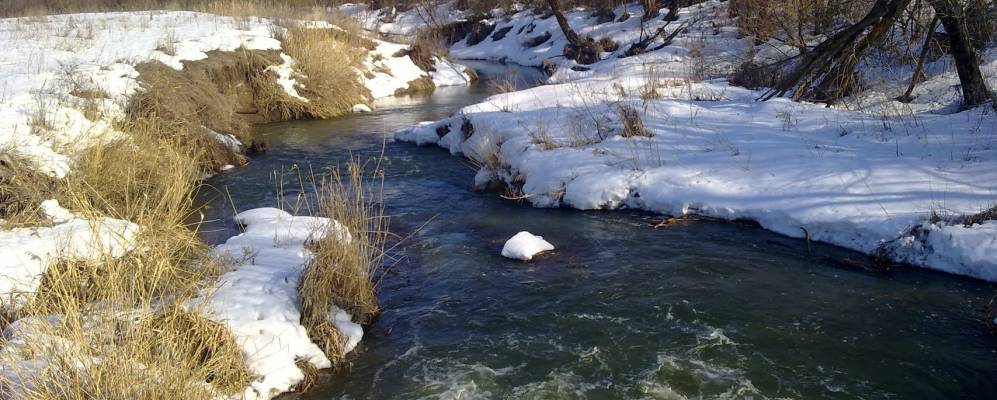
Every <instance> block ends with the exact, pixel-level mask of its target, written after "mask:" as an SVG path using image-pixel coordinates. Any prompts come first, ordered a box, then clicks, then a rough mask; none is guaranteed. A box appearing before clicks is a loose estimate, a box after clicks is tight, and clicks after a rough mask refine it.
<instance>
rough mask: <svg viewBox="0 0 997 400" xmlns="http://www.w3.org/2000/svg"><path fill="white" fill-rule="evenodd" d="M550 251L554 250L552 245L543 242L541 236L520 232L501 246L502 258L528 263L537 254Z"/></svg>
mask: <svg viewBox="0 0 997 400" xmlns="http://www.w3.org/2000/svg"><path fill="white" fill-rule="evenodd" d="M550 250H554V245H552V244H550V242H548V241H546V240H544V238H543V236H536V235H534V234H532V233H529V232H526V231H522V232H519V233H517V234H516V236H513V237H512V238H510V239H509V240H508V241H506V242H505V246H502V256H503V257H508V258H514V259H517V260H523V261H529V260H531V259H533V256H534V255H536V254H537V253H539V252H542V251H550Z"/></svg>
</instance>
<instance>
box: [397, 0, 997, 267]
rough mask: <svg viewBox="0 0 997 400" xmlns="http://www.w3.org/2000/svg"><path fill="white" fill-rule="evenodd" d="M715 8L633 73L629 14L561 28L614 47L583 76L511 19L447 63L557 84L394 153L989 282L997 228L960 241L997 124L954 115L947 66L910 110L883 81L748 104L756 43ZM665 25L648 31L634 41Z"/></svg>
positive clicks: (986, 173)
mask: <svg viewBox="0 0 997 400" xmlns="http://www.w3.org/2000/svg"><path fill="white" fill-rule="evenodd" d="M726 4H727V3H725V2H719V1H712V2H706V3H703V4H701V5H697V6H693V7H689V8H686V9H683V10H682V11H681V12H680V14H679V20H678V21H675V22H672V23H671V24H670V25H669V27H668V28H666V31H667V32H669V33H670V32H672V31H673V30H674V29H675V28H678V27H679V26H683V25H684V24H686V23H689V26H691V27H692V28H690V29H687V30H685V31H683V32H682V33H680V34H678V35H677V36H676V37H675V40H674V41H673V42H672V43H671V44H670V45H667V46H664V47H661V48H660V49H657V50H655V51H652V52H649V53H645V54H640V55H637V56H633V57H627V58H621V57H619V56H620V55H621V53H622V52H623V51H624V50H625V49H627V48H628V47H629V45H630V44H631V43H633V42H634V41H636V40H638V39H639V37H640V35H641V30H640V19H641V18H640V12H639V10H640V8H639V7H630V8H629V9H628V10H624V9H623V8H617V9H616V16H618V17H617V18H616V19H615V20H613V21H610V22H602V23H600V22H597V21H596V17H595V16H593V15H592V13H591V12H588V11H575V12H571V13H567V15H566V16H567V18H568V20H569V21H570V23H571V25H572V26H573V27H575V29H577V30H578V31H579V33H580V34H583V35H587V36H590V37H593V38H603V37H605V38H610V39H612V40H613V41H615V42H616V43H617V44H618V49H617V50H615V51H614V52H610V53H606V54H605V55H604V56H603V59H602V61H600V62H597V63H595V64H593V65H586V66H580V65H578V64H576V63H574V62H573V61H570V60H565V59H564V58H563V57H559V55H560V53H561V50H562V48H563V47H564V44H565V39H564V37H563V34H562V33H561V32H560V30H559V29H558V27H557V25H556V22H555V20H554V18H552V17H544V16H541V15H536V14H534V13H533V12H532V11H522V12H519V13H516V14H513V15H507V16H501V17H496V18H494V19H493V20H491V21H485V23H490V24H493V26H494V28H493V30H492V32H493V33H492V34H491V35H490V36H488V37H485V38H484V39H481V38H476V39H479V40H480V41H477V40H476V43H469V40H470V39H468V38H465V39H463V40H461V41H459V42H457V43H456V44H454V45H453V47H452V54H453V55H454V56H456V57H462V58H471V59H488V60H504V61H509V62H515V63H519V64H523V65H532V66H539V65H541V64H543V63H544V62H547V63H550V64H554V65H557V66H559V68H558V69H557V71H556V72H555V73H554V74H553V76H552V77H551V78H550V84H548V85H546V86H542V87H537V88H533V89H529V90H524V91H519V92H512V93H504V94H498V95H495V96H493V97H490V98H488V99H487V100H485V101H483V102H482V103H480V104H477V105H474V106H470V107H466V108H464V109H463V110H461V111H460V112H459V113H458V114H457V115H455V116H454V117H452V118H450V119H447V120H443V121H438V122H432V123H426V124H423V125H420V126H417V127H413V128H411V129H406V130H403V131H400V132H398V133H397V134H396V138H397V139H399V140H403V141H410V142H413V143H417V144H437V145H439V146H441V147H444V148H446V149H448V150H450V152H451V153H453V154H461V155H463V156H465V157H468V158H470V159H472V160H474V161H475V162H476V163H477V164H478V165H480V166H481V167H480V170H479V172H478V176H477V177H476V179H475V184H476V185H477V186H479V187H484V186H485V185H486V184H487V182H489V181H500V182H502V183H503V184H505V185H507V186H510V187H512V188H513V190H514V191H516V192H517V193H516V194H517V195H521V196H522V198H524V199H526V200H527V201H529V202H530V203H531V204H533V205H535V206H537V207H561V206H564V207H573V208H578V209H612V208H623V207H628V208H640V209H645V210H649V211H653V212H659V213H664V214H670V215H682V214H696V215H705V216H711V217H718V218H723V219H730V220H735V219H746V220H753V221H757V222H758V223H760V224H761V225H762V226H764V227H765V228H767V229H770V230H773V231H776V232H779V233H781V234H785V235H789V236H793V237H804V236H805V235H808V234H809V236H810V238H811V239H812V240H818V241H823V242H827V243H832V244H836V245H839V246H843V247H846V248H850V249H854V250H858V251H862V252H865V253H867V254H873V255H877V256H885V257H887V258H889V259H892V260H895V261H902V262H906V263H911V264H915V265H920V266H924V267H928V268H933V269H938V270H941V271H946V272H951V273H955V274H960V275H966V276H971V277H974V278H979V279H985V280H990V281H997V231H995V230H994V226H995V222H993V221H984V222H981V223H975V224H969V225H963V223H962V217H963V216H966V215H970V214H975V213H979V212H981V211H984V210H986V209H989V208H990V207H993V206H994V204H995V203H997V146H995V144H997V116H995V113H994V112H993V110H990V109H989V108H988V107H980V108H977V109H975V110H970V111H966V112H961V113H954V112H953V111H954V110H957V109H958V102H959V99H960V97H959V91H958V86H957V85H958V79H957V77H956V75H955V72H954V68H953V67H952V66H951V65H949V64H948V61H946V59H945V58H942V59H940V60H939V61H936V62H934V63H931V64H930V65H929V66H928V69H927V70H928V71H931V74H930V75H929V79H928V81H927V82H925V83H923V84H921V85H920V86H918V88H917V90H915V96H916V99H915V101H914V102H912V103H910V104H904V103H899V102H896V101H894V100H892V97H895V96H896V95H898V94H900V93H902V89H903V88H904V86H905V85H906V81H900V82H896V81H893V80H892V79H898V78H897V77H896V76H892V75H889V71H876V70H871V71H869V73H868V74H869V75H870V76H873V77H875V76H877V74H878V76H880V78H878V80H875V79H874V80H873V81H872V84H871V85H870V87H869V89H868V90H867V91H865V93H863V94H861V95H859V96H856V97H853V98H849V99H847V100H846V101H845V102H844V105H843V106H837V107H833V108H827V107H825V106H823V105H817V104H809V103H802V102H794V101H790V100H788V99H773V100H770V101H767V102H758V101H756V98H758V97H759V95H760V93H761V92H759V91H753V90H748V89H744V88H741V87H736V86H732V85H730V84H729V83H728V82H727V81H726V80H725V79H723V78H722V77H723V76H726V74H727V73H729V72H731V71H733V68H734V67H736V66H737V65H738V63H739V62H740V61H739V60H744V59H745V58H744V57H745V52H746V50H745V49H747V48H748V47H749V45H750V41H751V40H752V39H751V38H744V37H740V36H739V35H738V34H737V32H736V27H735V26H734V24H733V23H732V21H731V20H730V18H729V17H728V16H727V13H726V10H725V7H726ZM625 12H627V13H628V14H630V17H629V18H628V19H625V20H623V18H620V17H619V16H621V15H623V14H624V13H625ZM397 20H404V19H402V18H397ZM692 21H696V23H695V24H693V23H692ZM664 24H665V22H664V21H662V17H657V18H655V19H652V20H651V21H649V22H647V24H646V25H645V31H653V30H655V29H657V28H658V27H661V26H663V25H664ZM499 32H502V33H501V35H499ZM662 36H664V35H662ZM535 37H541V39H537V40H534V39H533V38H535ZM543 37H548V38H547V39H546V40H542V38H543ZM659 40H660V39H659ZM536 42H541V44H539V45H536ZM530 46H532V47H530ZM655 47H656V44H655V43H652V44H651V45H650V46H649V48H652V49H653V48H655ZM983 69H984V74H985V76H986V77H987V79H988V80H989V84H990V86H991V87H997V50H995V49H990V50H988V51H987V52H985V54H984V65H983ZM908 73H909V72H908ZM714 77H721V78H714ZM704 78H705V79H704Z"/></svg>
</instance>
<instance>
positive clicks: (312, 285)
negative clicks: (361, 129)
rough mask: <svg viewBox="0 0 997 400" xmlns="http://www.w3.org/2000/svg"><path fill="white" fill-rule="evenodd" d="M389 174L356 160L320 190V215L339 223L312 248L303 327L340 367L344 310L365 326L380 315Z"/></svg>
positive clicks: (303, 287) (306, 274)
mask: <svg viewBox="0 0 997 400" xmlns="http://www.w3.org/2000/svg"><path fill="white" fill-rule="evenodd" d="M382 182H383V174H382V171H381V170H380V169H379V166H377V165H367V164H364V163H362V162H360V161H357V160H354V161H353V162H351V163H349V164H348V165H347V166H346V169H345V171H340V170H339V169H333V170H331V171H330V175H329V176H328V178H327V179H326V180H324V181H323V182H321V183H320V184H319V185H318V187H317V191H316V196H315V197H316V204H317V210H318V215H321V216H323V217H327V218H331V219H333V220H335V221H338V224H332V225H331V226H330V227H329V229H328V230H327V231H326V232H324V235H322V239H320V240H318V241H317V242H316V243H314V244H313V245H312V247H311V251H312V253H313V254H314V259H313V261H312V263H311V264H309V265H308V267H307V268H306V269H305V272H304V275H303V276H302V279H301V285H300V286H299V288H298V293H299V294H300V296H301V322H302V324H303V325H304V326H305V328H306V329H307V330H308V334H309V337H311V338H312V340H313V341H314V342H315V343H317V344H319V346H320V347H321V348H322V349H323V351H324V352H325V353H326V355H327V356H328V357H329V359H331V360H332V361H333V364H334V365H337V366H338V365H341V364H342V361H343V357H344V356H345V353H344V349H343V345H344V337H343V335H342V334H341V333H340V332H339V330H338V329H337V328H336V327H335V325H334V322H333V321H330V318H329V315H330V310H332V308H333V307H340V308H342V309H343V310H345V311H346V312H347V313H349V314H350V315H351V316H352V317H353V321H355V322H358V323H361V324H365V323H369V322H370V321H371V319H372V318H373V317H374V316H375V315H376V314H377V313H378V311H379V306H378V303H377V297H376V296H375V288H374V275H375V273H376V272H377V269H378V268H379V267H380V265H381V262H382V258H383V257H384V244H385V241H386V239H387V235H388V234H387V232H388V231H387V228H388V226H387V223H388V221H387V217H385V216H384V209H383V206H382V205H381V204H382V202H381V198H380V196H381V193H382V191H381V189H382V184H383V183H382Z"/></svg>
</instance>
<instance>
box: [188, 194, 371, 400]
mask: <svg viewBox="0 0 997 400" xmlns="http://www.w3.org/2000/svg"><path fill="white" fill-rule="evenodd" d="M236 220H237V222H238V223H240V224H242V225H244V226H245V228H246V230H245V232H244V233H242V234H240V235H238V236H234V237H232V238H230V239H228V241H226V242H225V243H224V244H222V245H220V246H218V247H216V248H215V249H214V253H215V255H216V256H217V257H219V258H223V259H228V260H232V261H234V262H235V263H236V264H237V265H238V266H237V267H235V269H234V270H232V271H231V272H228V273H226V274H224V275H222V277H221V279H219V281H218V284H217V287H216V288H215V289H214V290H213V291H212V292H211V293H210V294H208V295H207V299H206V310H205V312H206V314H207V315H208V317H209V318H211V319H214V320H216V321H220V322H223V323H225V324H226V325H227V326H228V327H229V328H230V329H231V330H232V332H233V334H234V335H235V337H236V341H237V342H238V343H239V345H240V346H241V347H242V349H243V354H244V356H245V357H246V363H247V365H248V366H249V368H250V370H252V371H253V372H254V373H256V374H257V375H258V376H259V377H260V378H259V379H257V380H256V381H254V382H253V383H252V384H251V386H250V387H249V388H247V389H246V392H245V396H244V397H245V398H248V399H256V398H260V399H269V398H272V397H274V396H276V395H277V394H280V393H283V392H288V391H290V390H291V389H292V388H293V387H294V385H295V384H297V383H298V382H300V381H301V380H302V379H304V373H303V372H302V371H301V369H300V368H298V366H297V365H295V360H297V359H303V360H305V361H307V362H309V363H311V364H312V365H314V366H316V367H318V368H328V367H330V366H332V365H331V363H330V361H329V359H328V358H327V357H326V356H325V354H323V352H322V350H321V349H320V348H319V347H318V346H317V345H316V344H315V343H313V342H312V341H311V340H310V339H309V338H308V333H307V332H306V331H305V327H304V326H302V325H301V310H300V300H299V298H298V284H299V283H300V281H301V276H302V273H303V272H304V269H305V267H306V266H307V265H308V263H309V262H310V261H311V258H312V254H311V252H309V251H308V250H307V249H306V248H305V245H306V244H307V243H309V242H311V241H313V240H319V239H321V238H322V235H324V234H326V233H327V232H332V231H335V232H336V235H337V236H338V238H339V239H340V240H350V235H349V233H348V232H347V231H346V230H345V228H343V227H341V226H340V225H339V223H338V222H336V221H333V220H330V219H328V218H319V217H305V216H292V215H291V214H288V213H287V212H284V211H282V210H278V209H274V208H261V209H255V210H249V211H245V212H242V213H240V214H238V215H237V216H236ZM329 317H330V320H332V321H334V323H335V324H336V326H337V328H339V329H340V331H341V332H342V333H343V334H344V335H346V336H347V343H346V346H345V350H346V351H347V352H349V351H351V350H353V348H354V347H355V346H356V345H357V343H359V342H360V339H361V338H362V337H363V329H362V328H361V327H360V325H357V324H355V323H353V322H352V321H351V318H350V315H349V314H347V313H346V312H345V311H342V310H341V309H339V308H336V307H333V308H332V309H330V310H329Z"/></svg>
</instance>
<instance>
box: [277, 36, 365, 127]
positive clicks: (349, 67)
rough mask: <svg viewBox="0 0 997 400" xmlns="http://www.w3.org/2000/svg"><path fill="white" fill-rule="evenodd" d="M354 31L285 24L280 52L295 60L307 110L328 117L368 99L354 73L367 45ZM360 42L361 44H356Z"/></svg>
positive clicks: (344, 111) (311, 114)
mask: <svg viewBox="0 0 997 400" xmlns="http://www.w3.org/2000/svg"><path fill="white" fill-rule="evenodd" d="M358 37H360V36H359V35H357V34H351V33H349V31H344V30H340V29H335V28H333V29H308V28H304V27H300V26H291V27H289V28H287V31H286V33H285V34H284V35H283V36H282V37H280V39H281V43H282V44H283V48H284V52H285V53H287V55H289V56H291V58H293V59H294V60H295V61H296V63H297V64H296V67H297V69H298V70H300V71H301V74H302V75H303V76H301V77H299V80H298V82H299V83H300V84H301V86H299V87H298V88H297V89H298V92H299V93H300V94H301V95H302V96H304V97H306V98H308V99H309V100H310V101H309V104H308V105H309V108H308V114H310V116H312V117H315V118H331V117H336V116H339V115H344V114H347V113H349V112H351V111H352V109H353V105H355V104H361V103H367V102H369V98H370V93H369V92H368V91H367V88H366V87H364V86H363V85H362V84H361V83H360V80H359V76H358V75H357V67H358V66H359V65H360V64H361V62H362V61H363V59H364V57H365V56H366V50H367V47H364V46H366V44H364V42H362V41H360V39H357V38H358ZM357 44H360V45H361V46H359V47H358V46H357Z"/></svg>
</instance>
